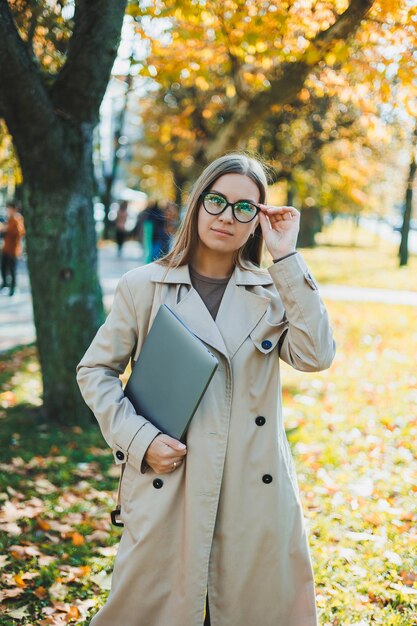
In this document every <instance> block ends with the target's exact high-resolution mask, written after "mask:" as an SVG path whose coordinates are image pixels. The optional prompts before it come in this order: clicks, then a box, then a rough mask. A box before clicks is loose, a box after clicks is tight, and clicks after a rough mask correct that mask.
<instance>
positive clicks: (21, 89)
mask: <svg viewBox="0 0 417 626" xmlns="http://www.w3.org/2000/svg"><path fill="white" fill-rule="evenodd" d="M0 115H1V116H2V117H4V119H5V122H6V124H7V127H8V130H9V132H10V133H11V135H12V136H13V139H14V142H15V147H16V151H17V153H18V156H19V160H20V163H21V166H22V168H23V169H24V167H25V159H26V155H28V154H31V153H32V154H33V152H36V147H37V146H44V145H45V141H46V140H47V139H48V138H49V139H50V140H54V141H55V142H57V141H58V138H59V129H58V127H57V126H56V125H55V118H54V113H53V108H52V105H51V102H50V100H49V97H48V94H47V91H46V89H45V87H44V85H43V83H42V79H41V75H40V71H39V66H38V64H37V62H36V59H35V58H34V57H33V56H31V54H30V51H29V48H28V45H27V43H26V42H24V41H23V39H22V38H21V36H20V34H19V32H18V30H17V28H16V25H15V22H14V19H13V15H12V12H11V10H10V6H9V4H8V2H7V0H0ZM40 166H41V164H40Z"/></svg>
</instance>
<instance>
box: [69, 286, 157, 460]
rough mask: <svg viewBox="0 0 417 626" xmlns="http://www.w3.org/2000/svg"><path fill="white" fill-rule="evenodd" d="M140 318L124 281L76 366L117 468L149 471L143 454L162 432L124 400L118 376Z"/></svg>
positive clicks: (81, 385) (133, 343)
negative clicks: (128, 464)
mask: <svg viewBox="0 0 417 626" xmlns="http://www.w3.org/2000/svg"><path fill="white" fill-rule="evenodd" d="M137 337H138V328H137V317H136V312H135V308H134V304H133V300H132V296H131V293H130V291H129V286H128V283H127V279H126V277H125V276H124V277H122V278H121V280H120V282H119V284H118V286H117V289H116V293H115V296H114V301H113V305H112V308H111V311H110V314H109V316H108V317H107V319H106V321H105V322H104V324H103V325H102V326H101V328H99V330H98V332H97V334H96V336H95V337H94V339H93V341H92V343H91V345H90V347H89V348H88V350H87V352H86V353H85V355H84V356H83V358H82V359H81V361H80V363H79V364H78V365H77V382H78V385H79V387H80V390H81V394H82V396H83V398H84V400H85V402H86V403H87V405H88V406H89V407H90V409H91V410H92V411H93V413H94V415H95V417H96V419H97V421H98V423H99V425H100V429H101V432H102V433H103V437H104V439H105V440H106V442H107V443H108V445H109V446H110V447H111V448H112V450H113V455H114V460H115V462H116V463H117V464H118V465H119V464H121V463H125V462H127V461H128V462H129V463H130V464H131V465H133V467H135V468H136V469H137V470H138V471H142V472H143V471H146V464H145V463H143V464H142V461H143V457H144V454H145V452H146V450H147V448H148V446H149V444H150V443H151V442H152V440H153V439H154V438H155V437H156V436H157V435H158V434H159V432H160V431H159V430H158V429H157V428H156V427H155V426H154V425H153V424H152V423H151V422H149V421H147V420H146V419H145V418H144V417H142V416H141V415H137V414H136V412H135V409H134V407H133V405H132V403H131V402H130V401H129V400H128V399H127V398H126V397H125V395H124V393H123V389H122V383H121V381H120V378H119V375H120V374H122V373H123V372H124V370H125V368H126V365H127V363H128V361H129V358H130V356H131V354H132V351H133V350H134V347H135V345H136V342H137Z"/></svg>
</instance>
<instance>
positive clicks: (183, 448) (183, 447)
mask: <svg viewBox="0 0 417 626" xmlns="http://www.w3.org/2000/svg"><path fill="white" fill-rule="evenodd" d="M186 447H187V446H184V444H183V443H179V444H178V449H179V450H185V448H186Z"/></svg>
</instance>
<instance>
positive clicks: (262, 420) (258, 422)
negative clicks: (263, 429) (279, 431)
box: [255, 415, 266, 426]
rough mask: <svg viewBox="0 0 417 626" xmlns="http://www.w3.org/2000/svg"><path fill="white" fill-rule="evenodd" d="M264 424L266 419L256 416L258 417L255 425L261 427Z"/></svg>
mask: <svg viewBox="0 0 417 626" xmlns="http://www.w3.org/2000/svg"><path fill="white" fill-rule="evenodd" d="M265 422H266V419H265V418H264V417H262V415H258V417H257V418H256V420H255V423H256V425H257V426H263V425H264V424H265Z"/></svg>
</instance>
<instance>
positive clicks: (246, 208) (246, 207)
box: [235, 202, 255, 213]
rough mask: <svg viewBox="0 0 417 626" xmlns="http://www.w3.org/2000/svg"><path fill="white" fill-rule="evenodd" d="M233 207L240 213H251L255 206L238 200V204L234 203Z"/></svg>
mask: <svg viewBox="0 0 417 626" xmlns="http://www.w3.org/2000/svg"><path fill="white" fill-rule="evenodd" d="M235 208H236V209H237V210H238V211H240V212H241V213H253V212H254V211H255V207H254V206H252V205H251V204H249V202H239V204H237V205H235Z"/></svg>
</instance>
